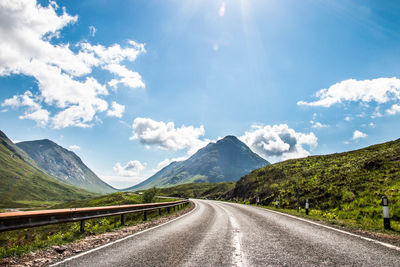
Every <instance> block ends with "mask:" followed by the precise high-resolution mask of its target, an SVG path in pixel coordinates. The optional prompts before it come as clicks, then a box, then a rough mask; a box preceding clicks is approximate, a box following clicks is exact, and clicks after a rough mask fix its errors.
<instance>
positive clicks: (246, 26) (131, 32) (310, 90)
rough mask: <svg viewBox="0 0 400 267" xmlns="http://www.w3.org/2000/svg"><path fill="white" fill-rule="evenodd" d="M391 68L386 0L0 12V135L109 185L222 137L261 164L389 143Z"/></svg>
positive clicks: (396, 125)
mask: <svg viewBox="0 0 400 267" xmlns="http://www.w3.org/2000/svg"><path fill="white" fill-rule="evenodd" d="M399 70H400V3H398V2H397V1H379V0H375V1H369V0H359V1H356V0H353V1H347V0H332V1H330V0H326V1H322V0H304V1H298V0H287V1H281V0H265V1H255V0H225V1H224V0H187V1H177V0H147V1H140V0H129V1H127V0H113V1H107V0H85V1H78V0H68V1H65V0H64V1H61V0H59V1H50V2H49V1H38V2H36V1H35V0H19V1H17V0H12V1H10V0H2V1H0V130H2V131H3V132H5V134H7V136H8V137H9V138H10V139H11V140H13V141H14V142H19V141H27V140H38V139H45V138H47V139H50V140H52V141H54V142H56V143H57V144H59V145H61V146H63V147H65V148H67V149H70V150H72V151H74V152H75V153H76V154H77V155H78V156H80V157H81V158H82V160H83V162H84V163H85V164H86V165H87V166H88V167H89V168H91V169H92V170H93V171H94V172H95V173H96V174H97V175H98V176H99V177H101V178H102V179H103V180H105V181H106V182H107V183H109V184H111V185H112V186H115V187H116V188H125V187H128V186H132V185H134V184H136V183H138V182H140V181H143V180H144V179H146V178H148V177H150V176H151V175H152V174H154V173H155V172H157V171H158V170H160V169H161V168H162V167H164V166H166V165H168V164H169V163H170V162H172V161H176V160H184V159H186V158H188V157H189V156H191V155H192V154H193V153H195V152H196V151H197V150H198V149H199V148H201V147H203V146H205V145H206V144H208V143H209V142H215V141H217V140H218V139H220V138H223V137H224V136H226V135H235V136H237V137H238V138H239V139H240V140H242V141H243V142H244V143H246V144H247V145H248V146H249V147H250V148H251V149H252V150H253V151H254V152H256V153H258V154H259V155H260V156H262V157H263V158H265V159H267V160H268V161H270V162H279V161H282V160H286V159H290V158H299V157H306V156H309V155H321V154H328V153H336V152H343V151H349V150H354V149H358V148H362V147H365V146H369V145H372V144H376V143H382V142H386V141H390V140H395V139H398V138H399V132H400V73H399Z"/></svg>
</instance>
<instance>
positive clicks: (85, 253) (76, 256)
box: [50, 202, 198, 266]
mask: <svg viewBox="0 0 400 267" xmlns="http://www.w3.org/2000/svg"><path fill="white" fill-rule="evenodd" d="M192 203H193V204H194V205H195V208H194V209H192V210H191V211H189V212H188V213H186V214H183V215H182V216H179V217H177V218H175V219H172V220H170V221H168V222H165V223H162V224H159V225H156V226H154V227H151V228H147V229H145V230H143V231H140V232H137V233H134V234H131V235H128V236H125V237H123V238H121V239H118V240H115V241H112V242H110V243H107V244H104V245H102V246H99V247H96V248H94V249H90V250H87V251H85V252H83V253H80V254H78V255H75V256H72V257H70V258H66V259H64V260H62V261H59V262H56V263H54V264H51V265H50V266H58V265H60V264H63V263H65V262H68V261H71V260H73V259H76V258H79V257H82V256H84V255H87V254H89V253H92V252H95V251H97V250H99V249H102V248H105V247H108V246H111V245H114V244H116V243H119V242H121V241H124V240H126V239H128V238H131V237H134V236H137V235H140V234H143V233H146V232H148V231H151V230H154V229H156V228H158V227H161V226H163V225H166V224H168V223H171V222H173V221H176V220H178V219H181V218H183V217H185V216H187V215H189V214H191V213H192V212H194V211H195V210H197V209H198V206H197V205H196V203H194V202H192Z"/></svg>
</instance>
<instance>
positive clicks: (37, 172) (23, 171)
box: [0, 131, 94, 208]
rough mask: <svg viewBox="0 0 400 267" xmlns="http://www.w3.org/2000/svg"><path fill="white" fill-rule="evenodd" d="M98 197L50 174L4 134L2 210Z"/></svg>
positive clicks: (0, 181) (1, 135)
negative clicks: (35, 202) (45, 202)
mask: <svg viewBox="0 0 400 267" xmlns="http://www.w3.org/2000/svg"><path fill="white" fill-rule="evenodd" d="M91 196H94V194H93V193H89V192H87V191H85V190H81V189H79V188H76V187H73V186H70V185H67V184H64V183H62V182H59V181H58V180H57V179H56V178H54V177H51V176H49V175H47V174H46V173H45V172H44V171H43V170H41V169H40V168H39V167H38V166H37V164H36V163H35V162H34V160H33V159H31V158H30V157H29V156H28V155H27V154H26V153H25V152H24V151H23V150H21V149H20V148H18V147H17V146H16V145H15V144H14V143H13V142H12V141H11V140H10V139H8V137H7V136H6V135H5V134H4V133H3V132H2V131H0V207H7V208H11V207H23V206H29V202H30V201H67V200H76V199H82V198H87V197H91Z"/></svg>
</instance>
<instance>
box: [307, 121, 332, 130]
mask: <svg viewBox="0 0 400 267" xmlns="http://www.w3.org/2000/svg"><path fill="white" fill-rule="evenodd" d="M310 123H311V127H312V128H315V129H321V128H327V127H329V126H328V125H327V124H322V123H320V122H318V121H313V120H311V121H310Z"/></svg>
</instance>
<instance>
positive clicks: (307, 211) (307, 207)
mask: <svg viewBox="0 0 400 267" xmlns="http://www.w3.org/2000/svg"><path fill="white" fill-rule="evenodd" d="M309 207H310V206H309V204H308V198H306V215H308V213H309Z"/></svg>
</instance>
